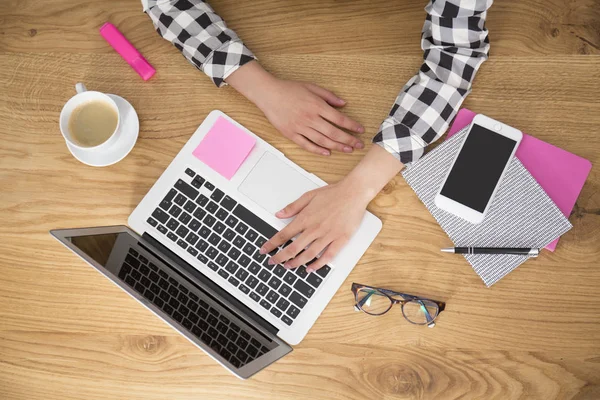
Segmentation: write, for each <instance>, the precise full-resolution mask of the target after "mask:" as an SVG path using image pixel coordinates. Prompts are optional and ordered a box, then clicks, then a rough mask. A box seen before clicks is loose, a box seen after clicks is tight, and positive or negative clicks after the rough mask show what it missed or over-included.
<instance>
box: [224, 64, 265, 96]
mask: <svg viewBox="0 0 600 400" xmlns="http://www.w3.org/2000/svg"><path fill="white" fill-rule="evenodd" d="M275 79H276V78H275V77H274V76H273V75H271V74H270V73H269V72H267V71H266V70H265V69H264V68H263V67H262V66H261V65H260V64H259V63H258V61H256V60H253V61H250V62H248V63H247V64H245V65H243V66H241V67H240V68H238V69H237V71H235V72H233V73H232V74H231V75H229V77H228V78H227V79H226V82H227V83H228V84H229V85H230V86H231V87H233V88H235V90H237V91H238V92H240V93H241V94H242V95H243V96H244V97H246V98H247V99H248V100H250V101H251V102H253V103H254V104H256V105H257V106H258V107H259V108H260V107H261V98H262V97H263V96H261V95H262V94H263V93H264V92H265V91H269V90H273V89H272V86H273V83H274V81H275Z"/></svg>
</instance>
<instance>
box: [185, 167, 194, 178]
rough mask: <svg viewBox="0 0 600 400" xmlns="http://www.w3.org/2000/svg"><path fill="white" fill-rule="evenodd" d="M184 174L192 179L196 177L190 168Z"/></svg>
mask: <svg viewBox="0 0 600 400" xmlns="http://www.w3.org/2000/svg"><path fill="white" fill-rule="evenodd" d="M185 174H186V175H189V176H191V177H192V178H193V177H194V176H195V175H196V173H195V172H194V171H192V170H191V169H190V168H186V169H185Z"/></svg>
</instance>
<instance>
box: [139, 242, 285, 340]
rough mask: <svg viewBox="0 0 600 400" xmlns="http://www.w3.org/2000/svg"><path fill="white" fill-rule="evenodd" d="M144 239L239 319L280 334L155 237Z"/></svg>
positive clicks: (190, 280) (169, 262) (158, 255)
mask: <svg viewBox="0 0 600 400" xmlns="http://www.w3.org/2000/svg"><path fill="white" fill-rule="evenodd" d="M142 239H144V240H145V241H147V242H148V243H149V244H150V245H151V246H153V247H154V248H155V249H156V250H158V251H159V252H160V253H162V254H163V255H164V256H162V257H161V254H155V255H156V256H157V257H159V258H161V259H163V261H164V262H165V263H166V264H171V263H172V262H174V263H176V264H177V267H179V268H181V269H183V270H184V271H185V272H186V273H187V274H189V275H191V276H192V277H193V278H194V279H195V280H196V282H195V281H194V280H192V279H190V278H189V277H188V276H186V275H185V274H181V275H182V277H183V278H185V279H187V280H188V281H189V282H190V283H191V284H193V285H195V286H196V287H198V288H199V289H200V290H202V291H203V292H205V293H206V294H208V295H209V296H211V297H213V299H214V300H215V301H217V302H218V303H220V304H221V305H222V306H223V307H225V308H227V309H229V310H230V311H231V312H232V313H233V314H235V315H236V316H237V317H238V318H240V319H242V320H245V321H246V322H248V324H249V325H250V326H252V325H259V326H260V327H262V328H263V329H265V330H266V331H267V332H269V333H271V334H273V335H275V336H276V335H277V332H279V330H278V329H277V328H275V327H274V326H273V325H271V324H270V323H269V322H267V321H266V320H265V319H264V318H263V317H261V316H260V315H258V314H257V313H255V312H254V311H252V310H251V309H250V308H248V307H247V306H246V305H244V304H243V303H242V302H240V301H239V300H237V299H236V298H235V297H234V296H232V295H231V294H229V293H228V292H227V291H225V290H224V289H223V288H221V287H220V286H219V285H217V284H216V283H215V282H213V281H212V280H211V279H210V278H208V277H207V276H206V275H204V274H203V273H201V272H200V271H198V270H197V269H196V268H194V267H193V266H191V265H190V264H189V263H188V262H187V261H185V260H184V259H183V258H181V257H179V256H178V255H177V254H175V253H173V252H172V251H171V250H169V249H168V248H167V247H165V246H163V245H162V244H161V243H160V242H159V241H158V240H156V239H155V238H154V237H152V235H150V234H148V233H147V232H144V234H143V235H142ZM140 244H142V243H140ZM148 250H149V251H151V252H153V251H152V249H148ZM153 253H154V252H153ZM174 269H175V270H177V269H178V268H174ZM221 299H225V300H226V302H229V304H231V305H232V306H233V307H235V308H236V309H237V310H232V309H231V307H230V306H228V305H227V304H223V301H221ZM258 332H259V333H261V334H262V332H260V331H258ZM263 336H264V334H263ZM266 338H267V339H268V340H272V339H271V338H269V337H266Z"/></svg>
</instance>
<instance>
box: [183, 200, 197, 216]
mask: <svg viewBox="0 0 600 400" xmlns="http://www.w3.org/2000/svg"><path fill="white" fill-rule="evenodd" d="M183 209H184V210H185V211H187V212H189V213H193V212H194V210H196V204H194V202H193V201H191V200H188V201H187V203H185V206H183Z"/></svg>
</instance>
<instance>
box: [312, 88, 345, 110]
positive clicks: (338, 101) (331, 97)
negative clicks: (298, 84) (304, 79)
mask: <svg viewBox="0 0 600 400" xmlns="http://www.w3.org/2000/svg"><path fill="white" fill-rule="evenodd" d="M306 87H307V88H308V90H310V91H311V92H313V93H314V94H316V95H317V96H319V97H320V98H322V99H323V100H325V101H326V102H327V103H329V104H331V105H332V106H334V107H343V106H345V105H346V100H344V99H342V98H341V97H338V96H336V95H335V94H334V93H333V92H331V91H329V90H327V89H323V88H322V87H321V86H317V85H315V84H314V83H307V84H306Z"/></svg>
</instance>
